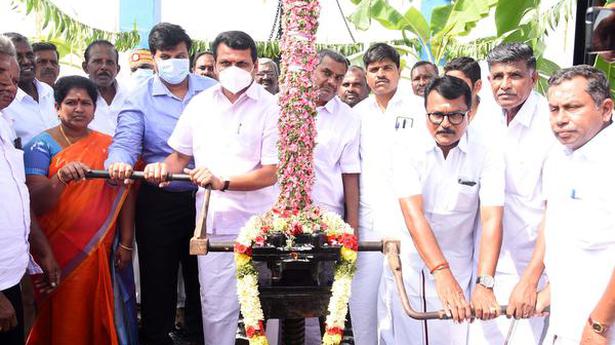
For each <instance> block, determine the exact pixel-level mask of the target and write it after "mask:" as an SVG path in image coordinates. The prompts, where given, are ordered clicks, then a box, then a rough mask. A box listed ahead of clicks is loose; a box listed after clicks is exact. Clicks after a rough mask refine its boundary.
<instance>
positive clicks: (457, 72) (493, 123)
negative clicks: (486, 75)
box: [444, 56, 501, 140]
mask: <svg viewBox="0 0 615 345" xmlns="http://www.w3.org/2000/svg"><path fill="white" fill-rule="evenodd" d="M444 74H445V75H451V76H453V77H457V78H459V79H461V80H463V81H465V82H466V84H468V86H469V87H470V90H471V91H472V110H470V112H469V113H468V121H469V122H470V124H469V125H468V131H470V132H473V134H471V136H473V135H474V133H476V134H478V135H481V136H482V137H483V138H484V139H487V138H489V139H491V138H493V139H494V140H498V137H497V135H496V134H495V133H493V132H495V130H496V129H498V128H500V127H501V122H500V121H498V116H497V114H496V113H495V112H497V113H500V112H501V109H500V108H499V107H498V108H494V107H493V104H490V103H494V102H493V101H492V100H491V102H489V101H490V100H483V99H481V98H480V96H479V93H480V92H481V90H482V88H483V81H482V80H481V68H480V65H479V64H478V62H477V61H476V60H474V59H472V58H471V57H467V56H461V57H458V58H454V59H452V60H450V61H449V62H447V63H446V65H445V66H444Z"/></svg>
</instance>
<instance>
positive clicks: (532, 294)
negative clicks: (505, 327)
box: [506, 217, 545, 319]
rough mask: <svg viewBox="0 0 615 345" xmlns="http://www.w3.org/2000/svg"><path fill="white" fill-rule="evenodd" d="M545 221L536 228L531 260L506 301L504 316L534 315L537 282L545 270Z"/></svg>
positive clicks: (523, 316) (521, 316)
mask: <svg viewBox="0 0 615 345" xmlns="http://www.w3.org/2000/svg"><path fill="white" fill-rule="evenodd" d="M544 224H545V219H544V217H543V219H542V221H541V222H540V225H539V226H538V237H537V238H536V245H535V247H534V252H533V253H532V258H531V259H530V262H529V263H528V265H527V267H526V268H525V270H524V271H523V273H522V275H521V279H520V280H519V282H518V283H517V285H516V286H515V288H514V289H513V291H512V292H511V294H510V298H509V300H508V308H507V309H506V315H508V316H509V317H515V318H517V319H518V318H526V317H530V316H532V315H533V314H534V311H535V309H536V301H537V297H538V296H537V294H538V282H539V281H540V277H541V275H542V272H543V271H544V269H545V265H544V263H543V259H544V255H545V235H544Z"/></svg>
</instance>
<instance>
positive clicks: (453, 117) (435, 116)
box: [427, 111, 469, 126]
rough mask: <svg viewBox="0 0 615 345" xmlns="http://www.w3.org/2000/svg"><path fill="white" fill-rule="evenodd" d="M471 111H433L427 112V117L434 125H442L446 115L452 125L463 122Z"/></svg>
mask: <svg viewBox="0 0 615 345" xmlns="http://www.w3.org/2000/svg"><path fill="white" fill-rule="evenodd" d="M468 112H469V111H452V112H450V113H443V112H440V111H435V112H433V113H427V118H428V119H429V121H431V123H433V124H434V125H438V126H439V125H440V124H441V123H442V122H443V121H444V118H445V117H448V122H450V123H451V124H452V125H458V124H460V123H462V122H463V118H464V117H465V116H466V115H468Z"/></svg>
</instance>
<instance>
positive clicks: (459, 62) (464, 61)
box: [444, 56, 480, 85]
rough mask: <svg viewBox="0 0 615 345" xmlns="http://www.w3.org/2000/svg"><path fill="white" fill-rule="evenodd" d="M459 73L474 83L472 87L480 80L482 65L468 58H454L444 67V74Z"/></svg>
mask: <svg viewBox="0 0 615 345" xmlns="http://www.w3.org/2000/svg"><path fill="white" fill-rule="evenodd" d="M450 71H459V72H461V73H463V75H465V76H466V77H467V78H468V79H470V80H471V81H472V85H474V84H476V82H477V81H479V80H480V65H479V64H478V62H476V60H474V59H472V58H471V57H468V56H461V57H458V58H454V59H453V60H451V61H449V62H448V63H447V64H446V65H445V66H444V73H446V72H450Z"/></svg>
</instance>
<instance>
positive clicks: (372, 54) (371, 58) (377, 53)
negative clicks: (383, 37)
mask: <svg viewBox="0 0 615 345" xmlns="http://www.w3.org/2000/svg"><path fill="white" fill-rule="evenodd" d="M384 59H389V60H391V61H393V62H394V63H395V66H397V68H399V53H398V52H397V50H396V49H395V48H393V47H391V46H390V45H388V44H386V43H376V44H373V45H372V46H371V47H369V48H368V49H367V51H366V52H365V54H363V64H364V65H365V68H367V66H369V64H371V63H373V62H378V61H382V60H384Z"/></svg>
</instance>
